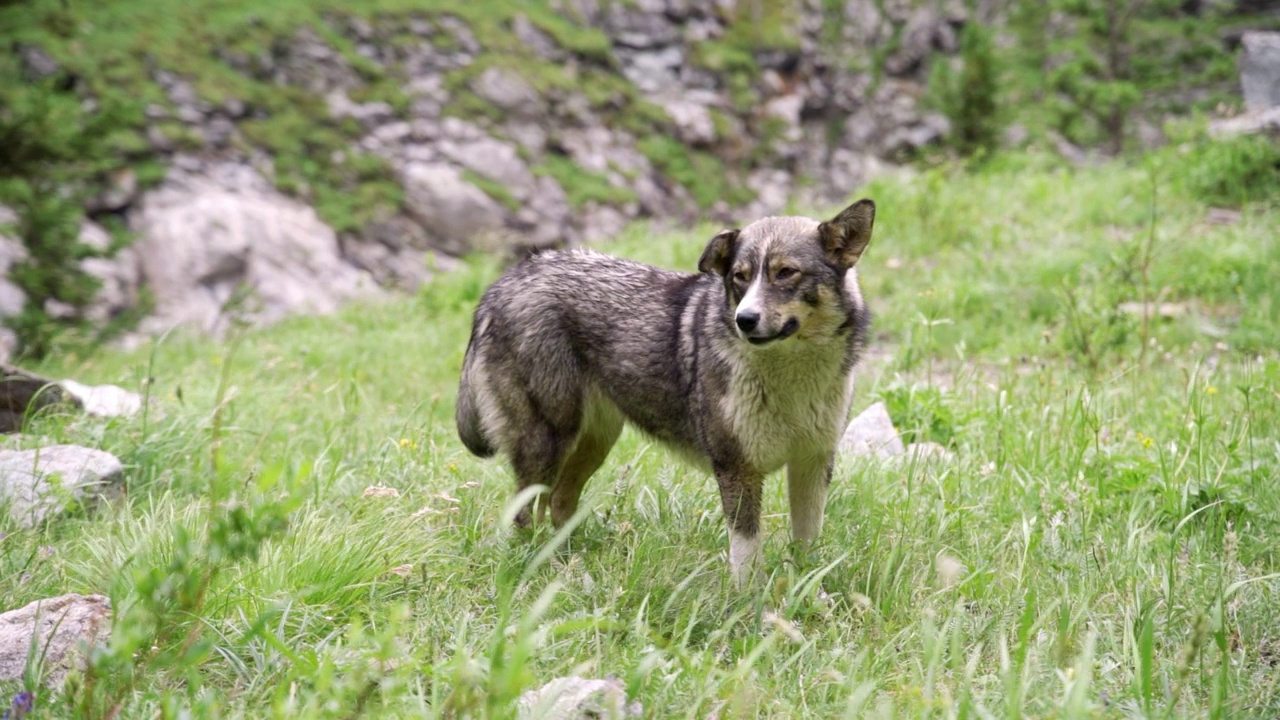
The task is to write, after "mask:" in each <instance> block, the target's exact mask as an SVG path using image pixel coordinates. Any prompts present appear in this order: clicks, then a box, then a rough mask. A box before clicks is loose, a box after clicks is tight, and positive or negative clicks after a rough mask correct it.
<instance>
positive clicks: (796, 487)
mask: <svg viewBox="0 0 1280 720" xmlns="http://www.w3.org/2000/svg"><path fill="white" fill-rule="evenodd" d="M833 459H834V458H833V456H832V455H819V456H815V457H807V458H803V459H800V460H793V461H791V462H790V463H788V464H787V503H788V504H789V505H790V506H791V538H792V539H793V540H799V541H802V542H808V541H812V540H816V539H818V536H819V535H821V534H822V516H823V512H824V510H825V508H826V505H827V488H828V487H830V485H831V468H832V461H833Z"/></svg>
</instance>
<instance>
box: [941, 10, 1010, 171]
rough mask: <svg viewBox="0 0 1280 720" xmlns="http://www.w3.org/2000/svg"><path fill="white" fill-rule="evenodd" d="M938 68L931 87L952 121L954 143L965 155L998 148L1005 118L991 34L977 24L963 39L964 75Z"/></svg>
mask: <svg viewBox="0 0 1280 720" xmlns="http://www.w3.org/2000/svg"><path fill="white" fill-rule="evenodd" d="M939 60H940V61H939V62H937V64H935V65H934V69H933V75H932V77H931V78H930V84H931V85H932V86H933V87H932V91H933V94H934V101H935V104H936V105H937V106H938V107H939V109H940V110H941V111H942V112H943V113H944V114H946V116H947V119H949V120H950V121H951V131H952V142H953V143H954V144H955V146H956V148H957V149H959V150H960V152H962V153H964V154H965V155H973V154H976V153H979V152H983V151H988V150H990V149H992V148H994V147H995V146H996V144H997V142H998V141H999V135H1000V127H1001V118H1000V114H999V111H1000V107H999V104H998V102H997V94H998V92H999V78H998V69H997V66H996V56H995V50H994V46H993V43H992V41H991V31H990V30H989V29H988V28H986V27H984V26H983V25H981V24H979V23H976V22H973V23H969V24H967V25H965V27H964V30H963V31H962V33H961V35H960V62H961V67H960V72H959V73H958V74H955V73H953V72H952V70H951V66H950V65H949V64H948V63H947V62H945V61H941V58H939Z"/></svg>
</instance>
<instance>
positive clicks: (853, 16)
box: [842, 0, 893, 51]
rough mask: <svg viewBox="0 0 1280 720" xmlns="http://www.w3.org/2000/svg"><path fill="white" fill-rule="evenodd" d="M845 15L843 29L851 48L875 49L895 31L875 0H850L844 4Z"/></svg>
mask: <svg viewBox="0 0 1280 720" xmlns="http://www.w3.org/2000/svg"><path fill="white" fill-rule="evenodd" d="M844 17H845V23H844V25H843V26H842V29H843V31H844V37H845V39H846V41H847V42H848V45H849V47H851V48H855V49H858V50H862V51H870V50H874V49H876V48H878V47H879V46H880V45H881V43H883V42H884V41H885V40H887V39H888V38H889V36H890V35H892V33H893V25H892V24H890V23H889V21H888V20H887V19H886V18H885V17H884V14H883V13H881V12H880V8H879V6H878V4H877V3H876V1H875V0H848V2H846V3H845V4H844Z"/></svg>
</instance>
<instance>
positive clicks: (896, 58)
mask: <svg viewBox="0 0 1280 720" xmlns="http://www.w3.org/2000/svg"><path fill="white" fill-rule="evenodd" d="M948 35H949V36H950V37H948ZM954 43H955V33H954V32H953V31H951V29H950V27H949V26H948V25H947V24H946V21H945V20H943V18H942V16H941V15H939V14H938V11H937V10H935V9H934V8H933V7H932V6H930V5H928V4H924V5H921V6H920V7H918V8H916V9H915V12H913V13H912V14H911V17H910V19H908V20H907V24H906V27H905V28H903V30H902V40H901V42H900V43H899V45H898V49H897V51H896V52H894V53H893V54H892V55H890V56H889V57H888V58H886V59H885V62H884V69H885V72H887V73H889V74H890V75H895V76H907V75H914V74H916V73H918V72H919V71H920V70H921V69H922V68H923V66H924V61H925V59H926V58H927V57H929V54H930V53H931V52H932V51H933V50H934V49H935V48H937V49H946V47H947V46H948V45H954ZM953 49H954V48H953Z"/></svg>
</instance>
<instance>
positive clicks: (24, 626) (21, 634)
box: [0, 594, 111, 688]
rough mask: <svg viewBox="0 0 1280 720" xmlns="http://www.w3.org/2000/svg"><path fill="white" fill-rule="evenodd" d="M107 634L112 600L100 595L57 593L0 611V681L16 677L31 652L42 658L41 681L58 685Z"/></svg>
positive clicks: (19, 675) (25, 664)
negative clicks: (32, 649)
mask: <svg viewBox="0 0 1280 720" xmlns="http://www.w3.org/2000/svg"><path fill="white" fill-rule="evenodd" d="M110 635H111V601H110V600H109V599H107V597H106V596H103V595H77V594H70V595H59V596H58V597H53V598H48V599H45V600H37V601H35V602H33V603H30V604H28V605H25V606H23V607H20V608H18V609H17V610H10V611H9V612H6V613H4V614H0V681H6V682H14V681H21V680H22V679H23V677H24V674H25V672H26V668H27V661H28V658H29V657H30V656H31V655H33V654H34V656H35V657H37V658H43V660H44V664H43V667H42V668H41V669H40V670H41V672H40V677H41V680H42V682H43V683H44V685H45V686H46V687H53V688H57V687H60V686H61V685H62V681H63V680H65V679H66V677H67V673H69V672H71V671H72V670H81V669H83V668H84V667H85V665H86V663H87V661H88V659H89V654H88V649H89V648H90V647H92V646H94V645H97V644H99V643H106V642H107V640H108V639H109V637H110ZM33 640H34V641H35V643H36V648H35V652H34V653H32V652H31V643H32V641H33Z"/></svg>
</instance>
